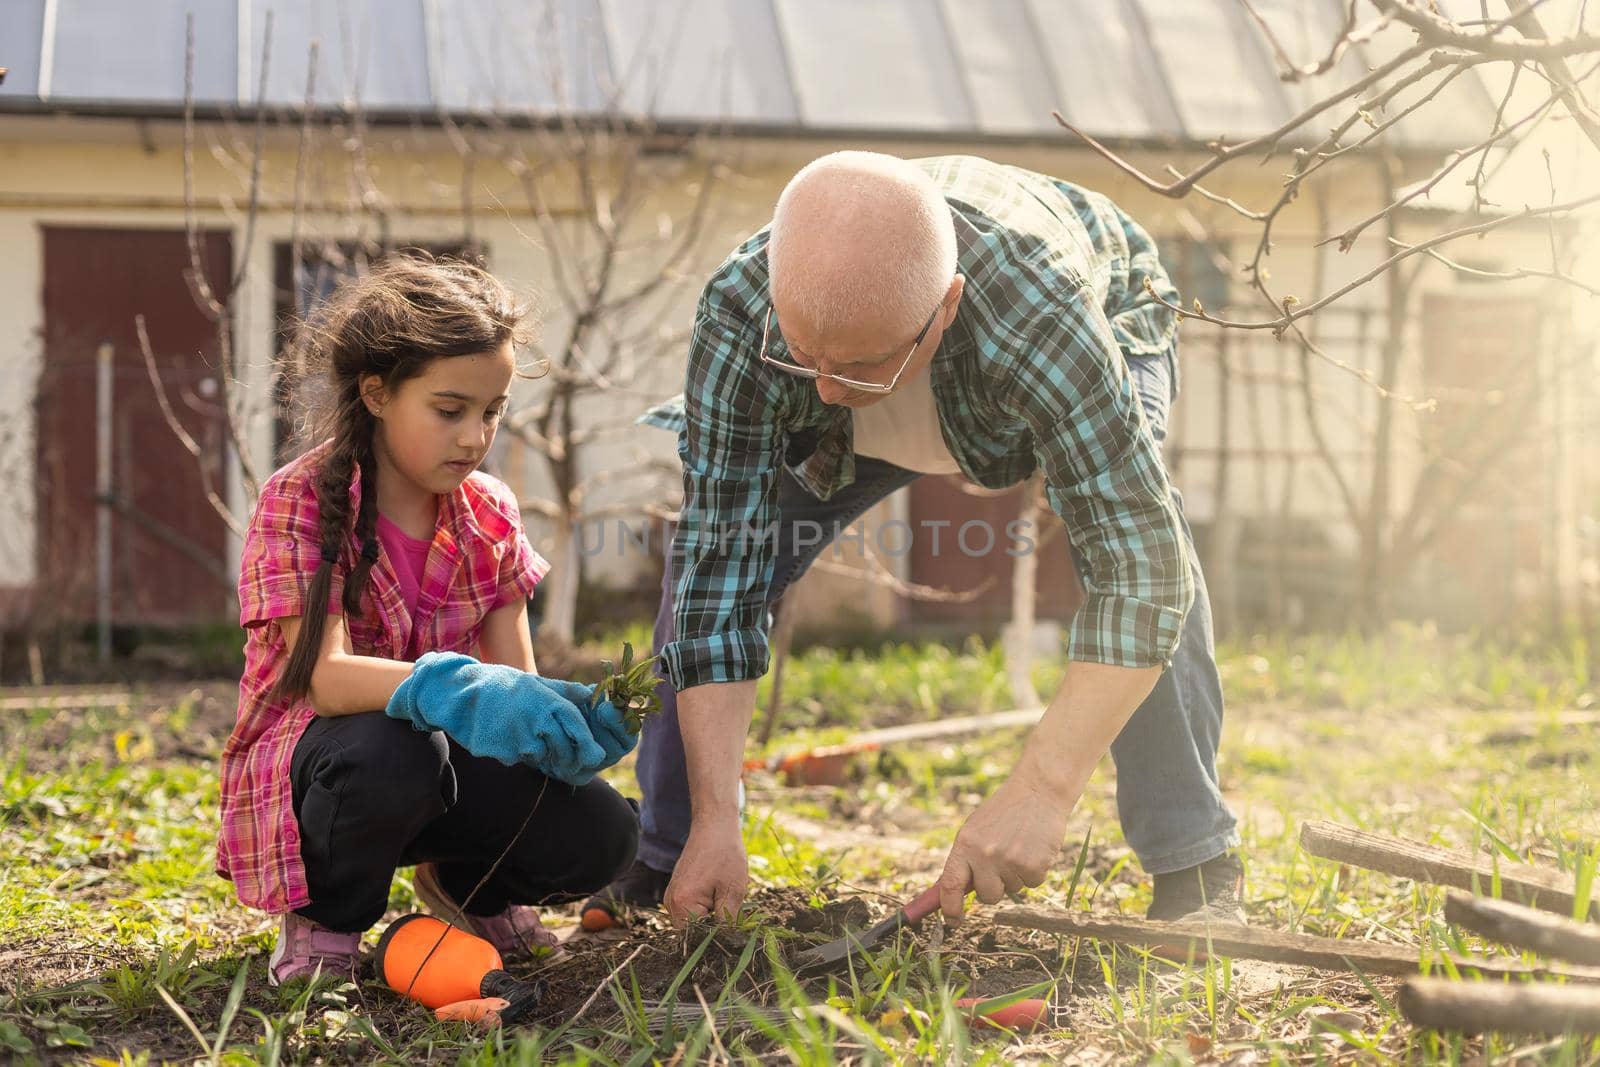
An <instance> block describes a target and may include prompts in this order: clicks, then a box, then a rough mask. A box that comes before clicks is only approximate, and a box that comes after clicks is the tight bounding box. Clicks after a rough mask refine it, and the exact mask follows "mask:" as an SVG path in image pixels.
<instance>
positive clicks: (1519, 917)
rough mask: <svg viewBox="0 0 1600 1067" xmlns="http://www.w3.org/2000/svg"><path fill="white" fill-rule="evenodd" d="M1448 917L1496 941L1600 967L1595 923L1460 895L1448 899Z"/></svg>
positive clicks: (1598, 931) (1598, 928)
mask: <svg viewBox="0 0 1600 1067" xmlns="http://www.w3.org/2000/svg"><path fill="white" fill-rule="evenodd" d="M1444 917H1445V921H1446V922H1449V923H1454V924H1455V925H1456V926H1459V927H1462V928H1463V929H1466V930H1471V931H1472V932H1473V933H1475V934H1482V935H1483V936H1484V937H1487V938H1489V939H1490V940H1492V941H1499V942H1501V943H1503V944H1507V945H1515V946H1516V947H1517V948H1526V949H1532V950H1533V951H1534V952H1539V953H1542V954H1544V955H1546V956H1554V957H1555V958H1556V959H1558V960H1571V961H1572V962H1573V963H1584V964H1588V965H1589V966H1591V967H1600V926H1597V925H1595V924H1594V923H1575V922H1573V921H1572V920H1571V919H1562V918H1558V917H1556V916H1554V915H1546V914H1545V913H1544V912H1542V911H1535V910H1534V909H1532V908H1525V907H1523V906H1522V905H1521V904H1512V903H1511V902H1509V901H1505V900H1491V899H1488V898H1485V897H1468V896H1462V895H1461V894H1459V893H1451V894H1450V895H1449V897H1447V898H1446V899H1445V902H1444Z"/></svg>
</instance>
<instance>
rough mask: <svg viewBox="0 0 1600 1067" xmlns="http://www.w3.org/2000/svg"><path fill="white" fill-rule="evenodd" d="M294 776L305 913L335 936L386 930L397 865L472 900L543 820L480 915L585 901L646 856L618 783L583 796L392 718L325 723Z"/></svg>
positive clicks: (491, 884)
mask: <svg viewBox="0 0 1600 1067" xmlns="http://www.w3.org/2000/svg"><path fill="white" fill-rule="evenodd" d="M289 776H290V779H291V781H292V782H293V785H294V811H295V816H296V817H297V818H298V819H299V821H300V855H301V859H302V860H303V861H304V862H305V867H306V881H307V884H308V886H309V888H310V891H311V903H310V904H307V905H306V906H305V907H303V908H300V909H298V910H299V913H300V914H301V915H304V916H306V917H307V918H309V919H312V920H314V921H316V922H319V923H321V924H322V925H323V926H326V927H328V928H329V929H332V930H340V931H346V932H350V931H360V930H365V929H367V928H368V927H370V926H371V925H372V924H374V923H376V922H377V921H378V920H379V919H381V918H382V917H383V913H384V910H385V909H386V908H387V907H388V904H389V882H390V880H391V879H392V878H393V877H394V872H395V868H396V867H404V866H408V865H410V864H414V863H422V862H435V863H438V864H439V877H440V880H441V881H442V882H443V883H444V887H445V889H446V890H448V891H449V893H450V895H451V896H453V897H455V899H456V900H464V899H466V896H467V894H468V893H470V892H471V891H472V888H473V886H475V885H477V884H478V881H479V880H480V879H481V878H483V876H484V875H485V874H486V873H487V872H488V870H489V868H490V867H491V866H492V865H493V864H494V862H495V860H496V859H497V858H498V857H499V856H500V854H501V853H502V852H504V851H505V849H506V846H507V845H508V844H509V843H510V842H511V839H512V838H513V836H515V835H516V833H517V830H518V828H519V827H521V826H522V822H523V820H524V819H526V818H527V817H528V812H529V809H534V814H533V818H532V820H531V821H530V822H529V823H528V826H527V829H525V830H523V831H522V835H521V837H520V838H518V839H517V842H516V845H515V847H513V848H512V849H511V851H510V853H509V854H508V855H507V856H506V858H505V860H504V861H503V862H502V863H501V864H500V867H499V869H498V870H496V871H495V873H494V875H493V877H491V878H490V879H489V881H488V882H487V883H485V884H484V887H483V888H482V889H481V890H479V891H478V895H477V896H476V897H474V898H473V900H472V903H471V905H470V906H469V907H468V909H467V910H468V911H470V912H471V913H473V914H475V915H495V914H498V913H499V912H501V911H503V910H505V908H506V906H507V905H509V904H513V903H515V904H556V903H562V902H564V901H569V900H577V899H579V898H581V897H583V896H586V895H587V894H589V893H592V892H594V891H595V890H597V889H599V888H601V887H602V886H604V885H606V884H608V883H609V882H610V881H611V879H612V878H613V877H614V876H615V875H617V874H619V873H620V872H621V871H623V870H624V869H626V868H627V866H628V865H629V864H631V863H632V862H633V855H634V850H635V849H636V848H637V847H638V844H639V820H638V816H637V814H636V813H635V811H634V808H633V806H632V805H631V804H629V802H628V801H627V800H625V799H624V798H623V797H622V795H621V794H619V793H618V792H617V791H616V790H614V789H612V788H611V787H610V786H609V785H606V784H605V783H604V782H601V781H598V780H596V781H593V782H590V783H589V784H588V785H585V786H579V787H573V786H570V785H566V784H565V783H562V782H558V781H555V780H554V779H548V778H546V777H545V776H544V775H542V774H540V773H539V772H538V771H536V770H533V769H531V768H529V767H522V766H517V767H507V766H506V765H505V764H503V763H500V762H498V761H496V760H492V759H484V758H482V757H478V756H474V755H472V754H471V753H469V752H468V751H467V750H466V749H464V748H462V747H461V746H460V745H458V744H456V743H455V742H454V741H452V740H450V739H449V738H447V737H446V736H445V735H444V734H443V733H439V732H434V733H422V732H420V731H418V730H415V729H413V728H412V727H411V725H410V724H409V723H404V722H399V721H397V720H395V719H391V718H389V717H388V716H387V715H384V714H383V713H382V712H368V713H365V714H360V715H340V716H333V717H329V718H321V717H319V718H316V719H313V720H312V722H311V725H310V726H308V727H306V732H305V734H304V735H302V736H301V738H300V742H299V744H297V745H296V746H295V750H294V759H293V760H292V762H291V764H290V771H289ZM541 791H542V794H543V795H542V796H541ZM536 800H537V808H535V807H534V805H535V802H536Z"/></svg>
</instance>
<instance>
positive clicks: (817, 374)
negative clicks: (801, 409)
mask: <svg viewBox="0 0 1600 1067" xmlns="http://www.w3.org/2000/svg"><path fill="white" fill-rule="evenodd" d="M943 306H944V301H942V300H941V301H940V302H939V303H938V304H936V305H934V309H933V311H931V312H930V313H929V314H928V321H927V322H925V323H923V324H922V331H921V332H920V333H918V334H917V339H916V340H915V341H912V342H911V351H909V352H907V353H906V358H905V361H904V362H903V363H901V364H900V369H899V370H897V371H895V372H894V377H893V378H890V379H889V381H888V383H887V384H885V383H884V382H863V381H858V380H857V379H855V378H846V377H844V376H843V375H841V374H824V373H822V372H821V371H819V370H817V369H816V368H815V367H802V366H801V365H800V364H798V363H786V362H784V361H783V360H781V359H773V358H772V357H771V356H769V355H767V340H768V338H770V337H771V336H772V308H771V307H768V308H767V319H766V322H765V323H764V324H763V325H762V327H761V362H763V363H766V364H768V365H769V366H773V367H777V368H778V369H779V370H781V371H783V372H784V373H785V374H793V375H796V376H797V377H800V378H811V379H813V380H815V379H817V378H826V379H828V381H830V382H838V383H839V384H840V385H843V386H847V387H849V388H851V389H854V390H856V391H857V392H860V393H876V394H879V395H882V394H883V393H889V392H893V391H894V387H895V386H896V385H898V384H900V376H901V375H902V374H904V373H905V372H906V368H907V367H909V366H911V360H912V358H913V357H915V356H916V354H917V349H919V348H921V347H922V339H923V338H924V337H927V336H928V331H929V330H930V329H932V328H933V320H934V319H935V318H936V317H937V316H938V314H939V309H940V308H941V307H943Z"/></svg>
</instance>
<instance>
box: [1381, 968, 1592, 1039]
mask: <svg viewBox="0 0 1600 1067" xmlns="http://www.w3.org/2000/svg"><path fill="white" fill-rule="evenodd" d="M1399 1001H1400V1011H1401V1012H1402V1013H1403V1014H1404V1015H1405V1017H1406V1018H1407V1019H1409V1020H1410V1021H1411V1022H1413V1023H1415V1024H1416V1025H1418V1026H1430V1027H1432V1028H1434V1029H1435V1030H1462V1031H1465V1032H1467V1033H1473V1034H1477V1033H1484V1032H1486V1031H1490V1030H1493V1031H1498V1032H1501V1033H1508V1034H1563V1033H1568V1032H1572V1033H1578V1034H1597V1033H1600V993H1597V992H1596V991H1595V990H1594V989H1593V988H1592V987H1590V986H1570V985H1547V984H1527V983H1517V984H1512V983H1505V982H1452V981H1446V980H1444V979H1440V978H1413V979H1411V980H1410V981H1408V982H1406V984H1405V985H1404V986H1402V987H1401V988H1400V997H1399Z"/></svg>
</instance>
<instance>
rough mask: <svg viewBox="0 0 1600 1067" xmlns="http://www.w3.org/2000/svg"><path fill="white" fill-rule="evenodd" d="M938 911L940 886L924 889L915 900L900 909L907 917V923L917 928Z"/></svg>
mask: <svg viewBox="0 0 1600 1067" xmlns="http://www.w3.org/2000/svg"><path fill="white" fill-rule="evenodd" d="M938 910H939V886H938V885H937V884H935V885H930V886H929V887H928V888H926V889H924V890H923V891H922V892H921V893H919V894H917V897H916V899H915V900H913V901H912V902H911V903H909V904H907V905H906V906H905V907H903V908H901V909H900V911H901V913H902V914H904V915H905V917H906V922H907V923H908V924H909V925H912V926H915V925H916V924H917V923H919V922H921V921H922V920H923V919H926V918H927V917H928V916H930V915H932V914H933V913H934V912H936V911H938Z"/></svg>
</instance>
